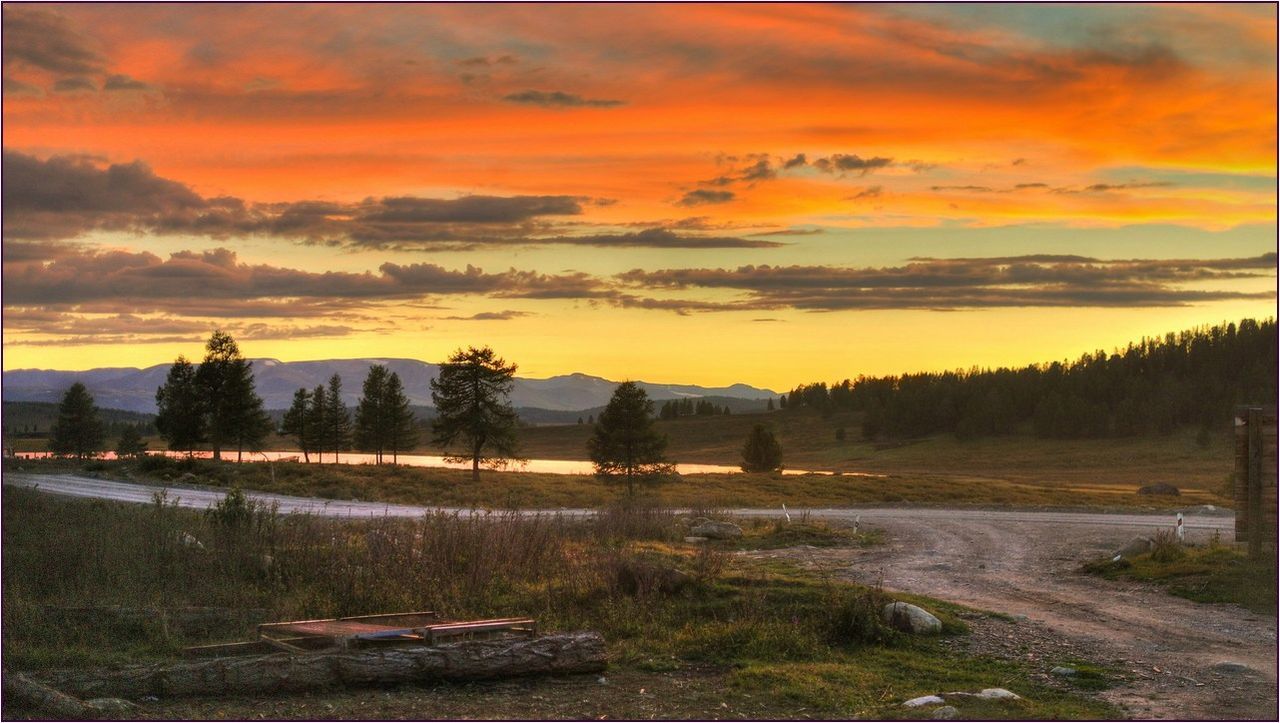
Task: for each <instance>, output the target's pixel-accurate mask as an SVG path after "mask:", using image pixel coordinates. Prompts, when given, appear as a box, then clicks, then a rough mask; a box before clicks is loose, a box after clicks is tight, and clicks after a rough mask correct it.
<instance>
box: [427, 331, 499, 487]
mask: <svg viewBox="0 0 1280 723" xmlns="http://www.w3.org/2000/svg"><path fill="white" fill-rule="evenodd" d="M515 373H516V365H515V364H508V363H507V362H506V361H505V360H504V359H502V358H501V357H499V356H498V355H497V354H495V353H494V351H493V350H492V349H490V348H489V347H487V346H486V347H483V348H481V349H477V348H475V347H471V348H469V349H467V350H466V351H463V350H461V349H459V350H458V351H456V352H454V353H453V355H452V356H450V357H449V361H447V362H445V363H444V364H441V365H440V375H439V376H438V377H437V378H435V379H433V380H431V403H432V404H434V405H435V408H436V418H435V420H434V421H433V422H432V423H431V432H432V442H433V443H435V444H437V445H439V446H440V447H441V449H443V450H444V452H445V458H446V459H448V460H449V461H454V462H465V461H466V460H468V459H469V460H471V479H472V480H476V481H478V480H479V479H480V463H481V462H487V461H498V460H507V459H511V458H514V457H515V456H516V412H515V410H514V409H512V408H511V404H510V402H508V401H507V395H508V394H510V393H511V384H512V382H511V378H512V377H514V376H515ZM455 444H458V445H460V446H461V447H462V449H463V450H465V454H460V453H458V454H451V453H450V452H449V449H450V448H451V447H453V446H454V445H455Z"/></svg>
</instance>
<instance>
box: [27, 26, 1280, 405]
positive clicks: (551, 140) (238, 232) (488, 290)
mask: <svg viewBox="0 0 1280 723" xmlns="http://www.w3.org/2000/svg"><path fill="white" fill-rule="evenodd" d="M3 21H4V22H3V66H4V110H3V120H4V159H3V174H4V175H3V213H4V228H3V234H4V237H3V281H4V286H3V303H4V329H3V332H4V364H3V366H4V369H6V370H8V369H18V368H30V367H41V368H57V369H86V368H91V367H101V366H148V365H151V364H157V363H167V362H170V361H172V360H173V358H174V357H175V356H177V355H178V354H180V353H182V354H186V355H188V356H195V357H199V356H200V355H201V353H202V343H203V340H204V339H205V338H207V336H208V334H209V332H210V331H211V330H212V329H214V328H222V329H225V330H227V331H228V332H230V333H231V334H232V335H233V336H235V337H236V338H237V340H238V341H239V342H240V346H241V349H242V351H243V352H244V353H245V354H246V355H247V356H250V357H275V358H278V359H282V360H286V361H289V360H304V359H325V358H352V357H410V358H416V359H423V360H426V361H440V360H442V359H443V358H444V357H446V356H447V355H448V354H449V352H451V351H452V350H453V349H455V348H457V347H459V346H467V345H477V346H478V345H482V344H488V345H491V346H493V347H494V348H495V349H496V350H497V351H498V352H499V353H500V354H502V355H503V356H505V357H506V358H508V359H509V360H512V361H515V362H517V363H518V364H519V365H520V375H521V376H532V377H545V376H550V375H554V374H562V373H569V372H574V371H580V372H585V373H589V374H596V375H600V376H604V377H608V378H611V379H624V378H631V379H644V380H647V381H655V382H683V383H698V384H707V385H721V384H729V383H733V382H745V383H749V384H754V385H758V386H765V387H772V388H774V389H778V390H785V389H788V388H790V387H792V386H794V385H796V384H798V383H806V382H812V381H819V380H822V381H834V380H838V379H843V378H846V377H854V376H857V375H859V374H886V373H897V372H904V371H920V370H941V369H949V368H957V367H966V368H967V367H969V366H972V365H981V366H990V365H1008V364H1024V363H1029V362H1038V361H1049V360H1054V359H1067V358H1076V357H1078V356H1079V355H1080V354H1081V353H1083V352H1086V351H1091V350H1095V349H1100V348H1101V349H1111V348H1113V347H1115V346H1117V345H1123V344H1124V343H1126V342H1128V341H1130V340H1136V339H1138V338H1140V337H1142V336H1143V335H1151V334H1157V333H1162V332H1165V331H1173V330H1178V329H1182V328H1187V327H1190V326H1195V325H1198V324H1205V323H1217V322H1222V321H1227V320H1234V321H1239V320H1240V319H1241V318H1243V317H1248V316H1253V317H1269V316H1274V315H1275V309H1276V286H1277V278H1276V277H1277V274H1276V256H1275V251H1276V233H1277V226H1276V208H1277V197H1276V192H1277V189H1276V151H1277V149H1276V137H1277V127H1276V100H1277V78H1276V53H1277V47H1276V6H1275V5H1274V4H1253V5H1230V4H1206V5H1186V4H1183V5H1167V6H1159V5H1112V4H1108V5H1094V4H1067V5H1029V4H1028V5H998V6H996V5H975V4H966V5H945V4H942V5H891V4H888V5H886V4H878V5H843V6H837V5H794V4H789V5H685V4H668V5H541V4H539V5H498V4H485V5H373V4H350V5H329V4H325V5H256V4H243V5H240V4H237V5H204V4H201V5H186V4H174V5H153V4H138V5H112V4H83V5H56V4H12V3H10V4H6V5H5V6H4V8H3Z"/></svg>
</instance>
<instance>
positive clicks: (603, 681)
mask: <svg viewBox="0 0 1280 723" xmlns="http://www.w3.org/2000/svg"><path fill="white" fill-rule="evenodd" d="M596 682H597V683H599V684H600V685H607V684H608V683H609V680H608V679H607V678H605V677H604V676H603V675H602V676H600V677H599V678H596Z"/></svg>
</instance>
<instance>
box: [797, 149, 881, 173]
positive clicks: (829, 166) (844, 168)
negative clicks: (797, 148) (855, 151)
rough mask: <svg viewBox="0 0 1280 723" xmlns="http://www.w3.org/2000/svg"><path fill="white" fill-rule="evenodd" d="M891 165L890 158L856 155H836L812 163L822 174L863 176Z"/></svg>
mask: <svg viewBox="0 0 1280 723" xmlns="http://www.w3.org/2000/svg"><path fill="white" fill-rule="evenodd" d="M891 163H893V159H892V158H881V157H880V156H874V157H871V158H863V157H861V156H857V155H846V154H844V153H836V154H833V155H831V156H827V157H826V158H819V159H817V160H815V161H814V162H813V164H812V165H813V167H814V168H816V169H818V170H819V171H822V172H824V173H857V174H859V175H862V176H865V175H867V174H868V173H871V172H872V171H875V170H879V169H881V168H885V167H887V166H888V165H889V164H891Z"/></svg>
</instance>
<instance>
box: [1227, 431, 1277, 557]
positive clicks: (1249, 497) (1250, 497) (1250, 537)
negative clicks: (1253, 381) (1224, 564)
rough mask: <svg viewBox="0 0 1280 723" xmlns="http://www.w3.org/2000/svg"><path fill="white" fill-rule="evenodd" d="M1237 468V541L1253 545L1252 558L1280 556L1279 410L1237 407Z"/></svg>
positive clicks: (1251, 549) (1251, 546)
mask: <svg viewBox="0 0 1280 723" xmlns="http://www.w3.org/2000/svg"><path fill="white" fill-rule="evenodd" d="M1235 431H1236V468H1235V484H1234V488H1233V490H1232V494H1233V497H1234V499H1235V508H1236V541H1237V542H1246V541H1247V542H1248V543H1249V557H1251V558H1254V559H1257V558H1260V557H1262V556H1263V555H1275V554H1276V528H1277V519H1276V508H1277V504H1280V502H1278V501H1277V497H1276V468H1277V461H1276V408H1275V407H1261V406H1245V407H1237V408H1236V413H1235Z"/></svg>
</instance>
